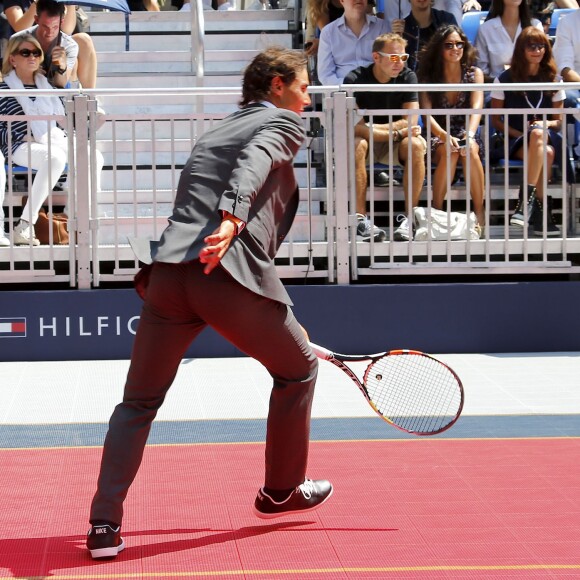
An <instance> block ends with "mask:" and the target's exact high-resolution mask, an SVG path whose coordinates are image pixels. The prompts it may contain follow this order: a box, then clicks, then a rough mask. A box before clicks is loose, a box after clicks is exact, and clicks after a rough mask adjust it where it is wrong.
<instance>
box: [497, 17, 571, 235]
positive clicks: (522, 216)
mask: <svg viewBox="0 0 580 580" xmlns="http://www.w3.org/2000/svg"><path fill="white" fill-rule="evenodd" d="M556 76H557V67H556V62H555V60H554V58H553V56H552V47H551V44H550V40H549V39H548V37H547V36H546V34H545V33H544V32H543V31H542V30H538V29H537V28H534V27H533V26H529V27H528V28H524V30H522V33H521V34H520V36H519V37H518V39H517V41H516V46H515V49H514V55H513V57H512V62H511V66H510V68H509V69H508V70H506V71H504V72H503V73H502V74H501V75H499V77H498V78H497V79H496V80H495V85H494V90H493V91H492V92H491V106H492V107H493V108H502V109H503V108H505V109H529V113H527V114H525V115H517V114H510V115H509V116H508V120H507V122H506V119H504V117H503V115H492V117H491V123H492V125H493V127H494V128H495V129H496V130H497V131H498V132H499V133H502V134H503V135H504V136H505V137H507V138H508V139H509V157H510V159H520V160H524V158H525V153H526V152H525V150H524V149H525V143H524V138H525V139H527V166H526V169H527V170H526V172H525V175H524V183H522V184H521V186H520V192H519V199H518V204H517V206H516V210H515V212H514V214H513V215H512V216H511V218H510V225H514V226H520V227H524V226H526V225H527V223H529V224H531V225H532V226H533V230H534V234H535V235H539V236H543V235H544V228H543V214H544V208H545V207H546V206H547V216H546V217H547V221H546V235H547V236H559V235H560V230H559V229H558V227H557V226H556V224H555V221H554V218H553V216H552V198H551V197H549V196H546V192H545V191H544V170H545V171H546V172H547V175H546V181H549V180H550V177H551V173H552V165H553V164H554V163H555V164H556V165H561V163H562V137H561V135H560V133H559V131H560V130H561V128H562V115H560V114H557V115H550V114H548V115H545V114H544V113H543V111H542V109H545V108H549V109H554V108H558V109H559V108H561V107H563V103H564V99H565V98H566V95H565V93H564V91H563V90H562V89H559V90H558V89H557V88H556V87H554V90H552V91H537V90H532V91H504V90H503V88H502V86H501V85H502V84H505V83H528V82H529V83H552V82H557V79H556ZM544 160H546V164H545V169H544ZM524 200H525V201H524ZM526 202H527V223H526V211H525V206H526ZM546 202H547V203H546Z"/></svg>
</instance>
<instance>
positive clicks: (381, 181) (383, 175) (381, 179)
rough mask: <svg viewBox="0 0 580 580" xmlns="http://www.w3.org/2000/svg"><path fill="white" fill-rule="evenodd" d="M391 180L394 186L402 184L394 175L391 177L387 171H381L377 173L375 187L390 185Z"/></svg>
mask: <svg viewBox="0 0 580 580" xmlns="http://www.w3.org/2000/svg"><path fill="white" fill-rule="evenodd" d="M391 182H392V184H393V186H397V185H401V184H400V183H399V182H398V181H397V180H396V179H395V178H394V177H393V179H391V178H390V177H389V174H388V172H387V171H379V172H377V173H375V178H374V183H375V187H389V185H390V184H391Z"/></svg>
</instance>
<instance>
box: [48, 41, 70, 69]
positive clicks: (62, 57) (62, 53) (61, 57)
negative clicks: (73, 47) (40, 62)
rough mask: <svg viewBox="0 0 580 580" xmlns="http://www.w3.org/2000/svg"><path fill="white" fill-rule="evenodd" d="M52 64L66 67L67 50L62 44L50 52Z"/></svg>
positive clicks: (62, 67) (60, 67) (61, 67)
mask: <svg viewBox="0 0 580 580" xmlns="http://www.w3.org/2000/svg"><path fill="white" fill-rule="evenodd" d="M50 58H51V60H52V66H54V68H57V69H61V70H62V69H66V68H67V66H66V50H65V49H64V48H63V47H62V46H55V47H54V48H53V49H52V52H51V53H50Z"/></svg>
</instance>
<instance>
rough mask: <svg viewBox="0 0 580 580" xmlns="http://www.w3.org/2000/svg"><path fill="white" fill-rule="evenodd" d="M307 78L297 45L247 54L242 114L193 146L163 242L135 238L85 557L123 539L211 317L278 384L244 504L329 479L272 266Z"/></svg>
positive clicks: (313, 488)
mask: <svg viewBox="0 0 580 580" xmlns="http://www.w3.org/2000/svg"><path fill="white" fill-rule="evenodd" d="M307 87H308V75H307V72H306V61H305V59H304V56H303V55H302V54H301V53H299V52H296V51H290V50H286V49H280V48H271V49H268V50H266V51H264V52H263V53H260V54H259V55H258V56H256V57H255V58H254V60H253V61H252V62H251V63H250V65H249V66H248V68H247V69H246V72H245V74H244V80H243V94H242V101H241V109H240V110H239V111H237V112H236V113H234V114H233V115H230V116H229V117H228V118H226V119H225V120H224V121H222V122H221V123H219V124H218V125H217V126H216V127H215V128H213V129H212V130H210V131H209V132H207V133H206V134H205V135H204V136H202V137H201V138H200V139H199V141H198V142H197V144H196V145H195V147H194V149H193V151H192V153H191V156H190V158H189V160H188V162H187V164H186V165H185V167H184V169H183V171H182V173H181V178H180V180H179V185H178V189H177V195H176V199H175V205H174V210H173V214H172V216H171V218H170V219H169V225H168V227H167V229H166V230H165V231H164V232H163V235H162V236H161V240H160V241H159V243H158V244H152V246H149V244H148V245H147V251H146V252H145V254H144V253H142V249H143V248H142V247H141V246H140V245H139V244H136V245H135V246H134V247H135V248H136V252H137V253H138V256H139V258H140V259H141V260H142V261H144V262H145V263H146V264H147V263H148V265H146V266H145V267H144V268H143V269H142V270H141V272H140V273H139V275H138V276H137V278H136V286H137V289H138V291H139V292H140V294H141V295H142V296H143V297H144V305H143V311H142V313H141V319H140V322H139V327H138V330H137V335H136V337H135V343H134V346H133V352H132V355H131V366H130V368H129V372H128V376H127V382H126V384H125V392H124V396H123V401H122V403H120V404H119V405H117V407H116V408H115V410H114V412H113V415H112V416H111V420H110V422H109V430H108V433H107V436H106V439H105V444H104V449H103V457H102V461H101V469H100V474H99V479H98V484H97V491H96V494H95V496H94V498H93V502H92V505H91V513H90V522H91V528H90V530H89V534H88V537H87V548H88V549H89V550H90V552H91V555H92V557H93V558H111V557H115V556H117V554H118V553H119V552H120V551H121V550H123V548H124V542H123V539H122V537H121V522H122V518H123V502H124V500H125V497H126V495H127V492H128V490H129V487H130V485H131V483H132V482H133V479H134V478H135V476H136V474H137V471H138V469H139V466H140V463H141V458H142V455H143V450H144V447H145V444H146V442H147V437H148V434H149V430H150V427H151V423H152V421H153V419H154V418H155V415H156V413H157V411H158V409H159V407H160V406H161V404H162V403H163V400H164V398H165V395H166V393H167V391H168V389H169V387H170V386H171V384H172V382H173V379H174V378H175V374H176V373H177V369H178V366H179V363H180V361H181V359H182V357H183V355H184V353H185V351H186V350H187V348H188V346H189V344H190V343H191V341H192V340H194V339H195V338H196V337H197V336H198V334H199V333H200V332H201V331H202V330H203V329H204V328H205V327H206V326H207V325H210V326H212V327H213V328H214V329H215V330H216V331H217V332H219V333H220V334H222V335H223V336H224V337H225V338H227V339H228V340H229V341H231V342H232V343H233V344H234V345H235V346H236V347H238V348H239V349H240V350H241V351H243V352H245V353H247V354H248V355H249V356H252V357H254V358H255V359H256V360H258V361H260V362H261V363H262V364H263V365H264V366H265V367H266V369H267V370H268V371H269V373H270V375H271V376H272V378H273V381H274V385H273V389H272V394H271V398H270V408H269V414H268V421H267V433H266V469H265V471H266V473H265V485H264V487H262V488H261V489H260V490H259V491H258V495H257V497H256V500H255V503H254V513H255V514H256V515H257V516H258V517H260V518H274V517H278V516H282V515H287V514H291V513H302V512H304V511H310V510H313V509H316V508H318V507H320V505H322V503H324V502H325V501H326V500H327V499H328V498H329V497H330V495H331V494H332V485H331V484H330V482H328V481H325V480H319V481H312V480H310V479H307V478H306V465H307V458H308V443H309V435H310V411H311V406H312V397H313V394H314V385H315V382H316V376H317V371H318V363H317V359H316V356H315V355H314V354H313V352H312V349H311V348H310V346H309V344H308V340H307V337H306V335H305V333H304V331H303V329H302V327H301V326H300V324H298V322H297V321H296V319H295V318H294V315H293V313H292V310H291V309H290V305H291V301H290V298H289V296H288V294H287V292H286V290H285V289H284V286H283V285H282V283H281V281H280V279H279V278H278V276H277V274H276V270H275V267H274V257H275V255H276V252H277V250H278V248H279V246H280V244H281V243H282V240H283V239H284V237H285V235H286V234H287V233H288V230H289V229H290V226H291V225H292V221H293V219H294V215H295V213H296V209H297V206H298V186H297V183H296V179H295V176H294V170H293V166H292V164H293V160H294V157H295V155H296V153H297V152H298V149H299V148H300V145H301V144H302V142H303V140H304V129H303V126H302V121H301V119H300V113H301V112H302V110H303V108H304V107H305V106H306V105H309V104H310V98H309V96H308V93H307ZM234 388H235V387H234ZM224 485H226V486H227V485H228V482H227V481H226V480H225V479H224Z"/></svg>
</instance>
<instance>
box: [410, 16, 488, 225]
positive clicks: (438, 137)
mask: <svg viewBox="0 0 580 580" xmlns="http://www.w3.org/2000/svg"><path fill="white" fill-rule="evenodd" d="M474 63H475V49H474V48H473V46H471V44H469V40H468V39H467V36H465V33H464V32H463V31H462V30H461V28H459V26H455V25H454V24H452V25H448V26H443V27H441V28H439V29H438V30H437V31H436V32H435V34H434V35H433V36H432V37H431V40H430V41H429V42H428V43H427V44H426V45H425V48H424V49H423V51H422V52H421V55H420V59H419V70H418V71H417V76H418V78H419V82H420V83H425V84H441V83H452V84H468V83H473V82H475V83H483V73H482V72H481V69H479V68H477V67H475V66H474ZM482 107H483V92H482V91H469V90H465V91H447V92H440V91H425V92H422V93H421V108H424V109H462V110H464V109H481V108H482ZM480 121H481V115H478V114H466V113H465V112H464V113H462V114H457V115H449V116H447V115H429V117H428V118H427V123H428V125H427V127H428V131H427V133H429V131H430V133H431V155H432V163H433V164H435V171H434V172H433V207H434V208H435V209H443V201H444V200H445V196H446V194H447V186H448V183H447V173H448V172H449V174H450V176H451V180H453V178H454V177H455V172H456V170H457V163H458V162H461V165H462V166H463V174H464V175H465V176H466V177H467V174H468V171H467V168H468V165H469V186H468V189H469V191H470V192H471V199H472V201H473V211H474V212H475V215H476V216H477V220H478V222H479V225H480V233H481V227H482V226H483V225H484V224H485V211H484V207H483V189H484V181H483V179H484V173H483V164H482V157H483V143H482V141H481V139H480V137H479V135H478V133H477V129H478V127H479V123H480Z"/></svg>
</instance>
